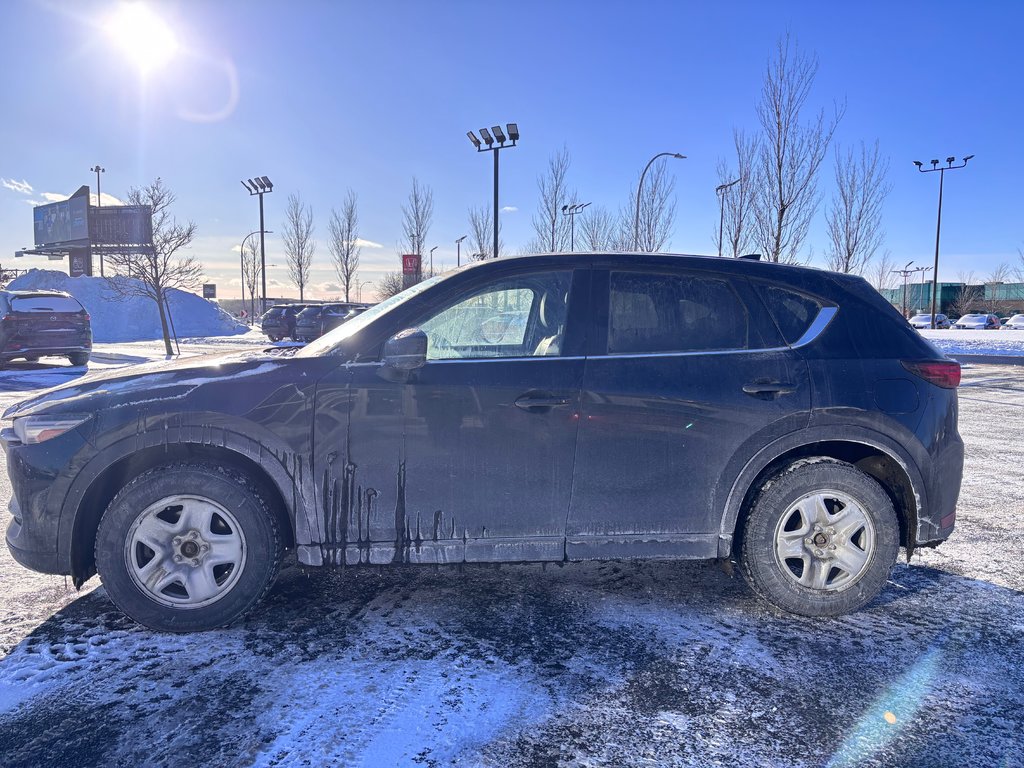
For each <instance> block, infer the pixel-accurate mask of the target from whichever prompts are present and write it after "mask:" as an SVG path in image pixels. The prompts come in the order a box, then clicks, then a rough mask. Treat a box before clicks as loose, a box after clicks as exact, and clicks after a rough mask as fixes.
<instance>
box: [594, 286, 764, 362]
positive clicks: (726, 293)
mask: <svg viewBox="0 0 1024 768" xmlns="http://www.w3.org/2000/svg"><path fill="white" fill-rule="evenodd" d="M610 287H611V292H610V296H609V306H608V353H609V354H620V355H621V354H638V353H644V352H703V351H713V350H730V349H747V348H748V347H749V338H750V330H749V326H750V320H749V317H748V315H747V309H746V307H745V306H744V305H743V303H742V302H741V301H740V299H739V297H738V296H737V295H736V293H735V291H733V288H732V286H731V285H730V284H729V283H728V282H727V281H725V280H718V279H715V278H708V277H703V276H695V275H678V274H677V275H670V274H653V273H646V272H612V273H611V275H610Z"/></svg>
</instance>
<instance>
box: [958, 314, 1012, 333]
mask: <svg viewBox="0 0 1024 768" xmlns="http://www.w3.org/2000/svg"><path fill="white" fill-rule="evenodd" d="M953 327H954V328H960V329H967V330H974V331H983V330H998V329H999V327H1000V325H999V318H998V317H996V316H995V315H980V314H977V313H974V314H970V315H964V316H963V317H961V318H960V319H959V320H957V321H956V323H954V325H953Z"/></svg>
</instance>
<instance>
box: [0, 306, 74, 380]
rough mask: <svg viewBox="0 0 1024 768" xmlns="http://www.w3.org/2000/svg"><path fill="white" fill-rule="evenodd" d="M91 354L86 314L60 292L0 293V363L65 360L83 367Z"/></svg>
mask: <svg viewBox="0 0 1024 768" xmlns="http://www.w3.org/2000/svg"><path fill="white" fill-rule="evenodd" d="M91 353H92V325H91V322H90V319H89V313H88V312H87V311H86V309H85V307H83V306H82V305H81V304H80V303H79V302H78V299H76V298H75V297H74V296H72V295H71V294H69V293H64V292H63V291H0V363H4V362H7V361H8V360H14V359H17V358H23V359H25V360H27V361H28V362H30V363H34V362H35V361H36V360H38V359H39V358H40V357H66V358H68V360H69V361H70V362H71V364H72V365H85V364H86V363H88V362H89V355H90V354H91Z"/></svg>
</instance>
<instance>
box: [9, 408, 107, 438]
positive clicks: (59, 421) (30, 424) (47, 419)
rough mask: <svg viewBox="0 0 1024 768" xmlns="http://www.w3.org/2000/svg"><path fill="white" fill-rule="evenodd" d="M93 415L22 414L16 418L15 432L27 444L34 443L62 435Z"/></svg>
mask: <svg viewBox="0 0 1024 768" xmlns="http://www.w3.org/2000/svg"><path fill="white" fill-rule="evenodd" d="M90 418H91V416H88V415H86V416H72V415H70V414H61V415H60V416H46V415H44V414H40V415H38V416H22V417H20V418H16V419H15V420H14V434H15V435H17V437H18V439H19V440H20V441H21V442H22V443H24V444H26V445H33V444H35V443H42V442H45V441H47V440H51V439H53V438H55V437H60V436H61V435H63V434H64V433H65V432H69V431H70V430H72V429H74V428H75V427H77V426H78V425H79V424H84V423H85V422H86V421H88V420H89V419H90Z"/></svg>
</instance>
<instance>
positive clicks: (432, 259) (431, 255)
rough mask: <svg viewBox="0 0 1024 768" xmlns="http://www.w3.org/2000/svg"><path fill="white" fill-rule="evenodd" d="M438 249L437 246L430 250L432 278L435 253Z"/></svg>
mask: <svg viewBox="0 0 1024 768" xmlns="http://www.w3.org/2000/svg"><path fill="white" fill-rule="evenodd" d="M437 248H438V247H437V246H436V245H435V246H434V247H433V248H431V249H430V276H431V277H433V276H434V251H436V250H437Z"/></svg>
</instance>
